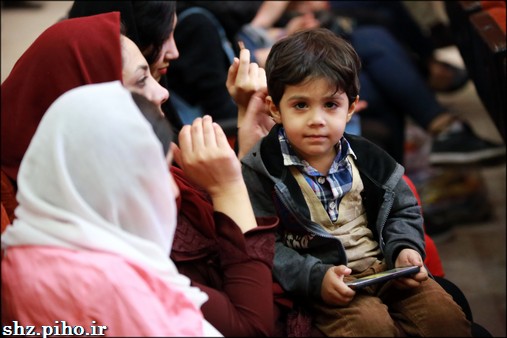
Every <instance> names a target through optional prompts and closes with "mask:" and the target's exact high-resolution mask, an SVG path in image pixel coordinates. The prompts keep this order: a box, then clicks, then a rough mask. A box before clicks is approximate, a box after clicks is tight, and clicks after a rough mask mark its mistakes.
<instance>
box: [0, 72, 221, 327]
mask: <svg viewBox="0 0 507 338" xmlns="http://www.w3.org/2000/svg"><path fill="white" fill-rule="evenodd" d="M164 155H165V154H164V149H163V146H162V144H161V143H160V141H159V140H158V139H157V136H156V135H155V132H154V131H153V128H152V126H150V123H149V122H148V121H147V119H145V118H144V117H143V115H142V114H141V113H140V111H139V108H137V106H136V104H135V103H134V100H133V99H132V96H131V94H130V92H128V91H127V90H126V89H125V88H124V87H123V86H122V85H121V83H120V82H119V81H115V82H109V83H103V84H94V85H87V86H83V87H79V88H76V89H72V90H70V91H69V92H67V93H65V94H64V95H62V96H61V97H60V98H59V99H57V100H56V101H55V102H54V103H53V104H52V105H51V106H50V108H49V109H48V111H47V112H46V114H45V115H44V117H43V119H42V121H41V123H40V125H39V126H38V129H37V131H36V133H35V135H34V137H33V139H32V141H31V143H30V146H29V147H28V150H27V152H26V154H25V156H24V158H23V161H22V163H21V166H20V171H19V175H18V194H17V199H18V201H19V206H18V208H17V209H16V211H15V214H16V220H15V221H14V223H13V224H12V225H10V226H8V227H7V229H6V231H5V232H4V233H3V234H2V237H1V243H2V254H3V258H2V325H3V331H4V333H5V332H6V331H5V330H12V332H13V333H14V332H15V330H19V326H24V327H25V328H26V327H27V326H29V325H31V326H34V329H35V332H41V333H42V334H44V335H48V334H66V335H69V334H80V335H83V334H90V335H97V334H101V333H103V334H105V335H108V336H155V335H157V336H204V335H205V336H210V335H212V336H219V335H221V334H220V333H219V332H218V331H217V330H216V329H214V327H213V326H211V325H210V324H209V323H208V322H207V321H205V320H204V318H203V316H202V313H201V311H200V306H201V305H202V304H203V303H204V302H205V301H206V300H207V298H208V297H207V295H206V294H205V293H203V292H202V291H200V290H199V289H198V288H196V287H192V286H190V280H189V279H188V278H187V277H185V276H183V275H181V274H179V273H178V271H177V269H176V267H175V266H174V264H173V262H172V261H171V260H170V259H169V252H170V250H171V244H172V241H173V236H174V231H175V227H176V204H175V198H176V197H177V196H178V194H179V191H178V188H177V186H176V185H175V184H174V181H173V179H172V176H171V174H170V173H169V171H168V164H167V160H166V158H165V156H164ZM170 156H171V154H169V157H170ZM169 160H170V158H169ZM161 182H172V184H161ZM69 330H70V331H69ZM25 332H26V331H25Z"/></svg>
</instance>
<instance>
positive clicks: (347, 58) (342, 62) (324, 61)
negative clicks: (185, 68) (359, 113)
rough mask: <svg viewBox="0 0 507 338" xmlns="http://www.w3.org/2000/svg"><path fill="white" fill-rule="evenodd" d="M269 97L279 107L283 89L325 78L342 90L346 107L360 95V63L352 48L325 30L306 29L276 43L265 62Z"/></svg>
mask: <svg viewBox="0 0 507 338" xmlns="http://www.w3.org/2000/svg"><path fill="white" fill-rule="evenodd" d="M265 68H266V77H267V81H268V94H269V95H270V96H271V98H272V100H273V103H274V104H275V105H276V106H278V105H279V104H280V100H281V99H282V96H283V93H284V91H285V86H288V85H296V84H299V83H301V82H303V81H305V80H308V79H310V78H321V77H323V78H326V79H327V80H329V82H330V83H333V84H335V86H336V91H343V92H344V93H345V94H346V95H347V97H348V98H349V105H350V104H352V103H353V102H354V100H355V99H356V96H357V95H358V94H359V70H360V68H361V61H360V59H359V56H358V55H357V53H356V51H355V50H354V48H353V47H352V46H351V45H350V43H348V42H347V41H345V40H344V39H343V38H341V37H339V36H337V35H336V34H334V33H333V32H331V31H330V30H328V29H325V28H315V29H307V30H303V31H299V32H296V33H294V34H291V35H289V36H287V37H285V38H283V39H282V40H280V41H278V42H276V43H275V44H274V45H273V47H271V51H270V52H269V55H268V58H267V60H266V67H265Z"/></svg>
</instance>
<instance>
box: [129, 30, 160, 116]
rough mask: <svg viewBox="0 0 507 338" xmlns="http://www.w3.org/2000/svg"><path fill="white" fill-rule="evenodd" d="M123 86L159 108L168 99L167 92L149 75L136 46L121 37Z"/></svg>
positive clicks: (146, 65) (144, 60) (146, 64)
mask: <svg viewBox="0 0 507 338" xmlns="http://www.w3.org/2000/svg"><path fill="white" fill-rule="evenodd" d="M121 45H122V59H123V70H122V73H123V74H122V75H123V85H124V86H125V88H127V89H128V90H130V91H132V92H135V93H139V94H141V95H143V96H145V97H147V98H148V99H149V100H150V101H151V102H153V103H155V104H156V105H158V106H159V107H160V106H161V105H162V103H163V102H165V101H167V99H168V98H169V92H168V91H167V89H165V88H164V87H162V86H161V85H160V84H159V83H158V81H156V80H155V79H154V78H153V76H152V75H151V73H150V68H149V66H148V62H146V59H145V58H144V56H143V54H141V51H140V50H139V48H138V47H137V45H136V44H135V43H134V42H133V41H132V40H130V39H129V38H127V37H125V36H123V35H122V36H121Z"/></svg>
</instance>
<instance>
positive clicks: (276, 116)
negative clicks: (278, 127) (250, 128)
mask: <svg viewBox="0 0 507 338" xmlns="http://www.w3.org/2000/svg"><path fill="white" fill-rule="evenodd" d="M266 103H267V105H268V109H269V113H270V114H271V117H272V118H273V121H275V123H277V124H281V123H282V116H281V114H280V110H278V107H277V106H276V104H275V103H274V102H273V99H272V98H271V96H266Z"/></svg>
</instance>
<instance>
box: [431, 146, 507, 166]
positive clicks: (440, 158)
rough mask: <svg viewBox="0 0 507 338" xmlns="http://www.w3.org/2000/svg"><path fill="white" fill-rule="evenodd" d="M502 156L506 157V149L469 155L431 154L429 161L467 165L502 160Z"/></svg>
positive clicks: (432, 162)
mask: <svg viewBox="0 0 507 338" xmlns="http://www.w3.org/2000/svg"><path fill="white" fill-rule="evenodd" d="M502 156H503V157H505V148H503V149H488V150H481V151H478V152H471V153H467V154H457V153H438V154H430V155H429V161H430V163H431V164H467V163H477V162H481V161H485V160H492V159H496V158H500V157H502Z"/></svg>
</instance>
